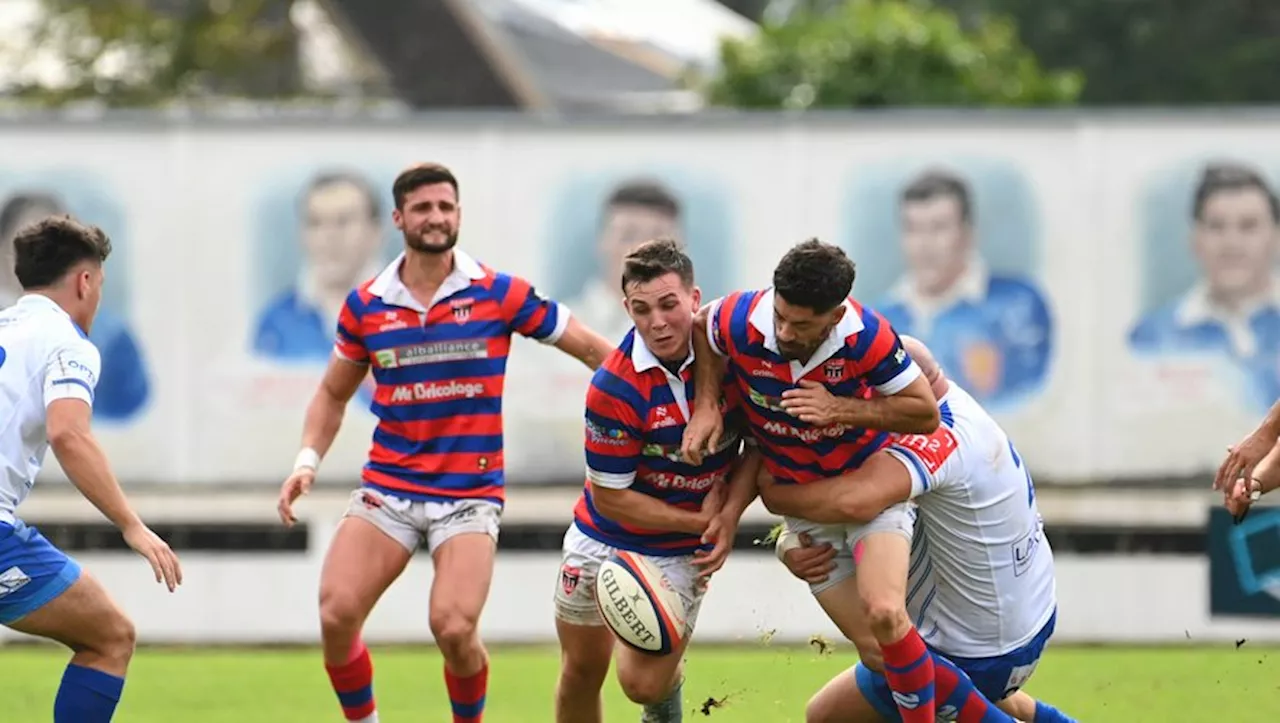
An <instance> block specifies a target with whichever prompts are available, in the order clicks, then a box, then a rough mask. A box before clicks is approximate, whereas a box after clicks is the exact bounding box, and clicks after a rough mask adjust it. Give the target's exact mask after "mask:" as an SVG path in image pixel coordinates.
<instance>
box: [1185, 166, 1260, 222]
mask: <svg viewBox="0 0 1280 723" xmlns="http://www.w3.org/2000/svg"><path fill="white" fill-rule="evenodd" d="M1249 188H1255V189H1257V190H1259V191H1261V192H1262V195H1264V196H1266V197H1267V204H1268V205H1269V206H1270V208H1271V220H1272V221H1276V222H1280V200H1277V199H1276V194H1275V192H1274V191H1272V190H1271V186H1269V185H1267V182H1266V180H1264V179H1263V177H1262V174H1261V173H1258V172H1257V171H1255V170H1253V169H1252V168H1249V167H1248V166H1246V165H1244V164H1242V163H1231V162H1217V163H1210V164H1209V165H1207V166H1205V168H1204V171H1202V172H1201V174H1200V181H1199V183H1197V184H1196V191H1195V197H1194V200H1193V201H1192V204H1191V217H1192V218H1193V219H1195V220H1196V221H1199V220H1201V219H1202V218H1203V217H1204V207H1205V205H1206V204H1208V203H1209V199H1210V198H1212V197H1213V196H1214V195H1215V194H1218V193H1221V192H1223V191H1243V190H1245V189H1249Z"/></svg>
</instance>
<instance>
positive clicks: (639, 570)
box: [596, 550, 685, 655]
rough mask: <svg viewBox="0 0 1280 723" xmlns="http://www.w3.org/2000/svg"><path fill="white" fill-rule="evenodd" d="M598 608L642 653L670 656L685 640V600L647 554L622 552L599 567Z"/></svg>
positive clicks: (631, 644) (621, 634)
mask: <svg viewBox="0 0 1280 723" xmlns="http://www.w3.org/2000/svg"><path fill="white" fill-rule="evenodd" d="M596 605H597V606H599V608H600V615H601V617H603V618H604V621H605V624H607V625H608V626H609V628H610V629H611V630H613V632H614V634H616V635H617V636H618V639H619V640H621V641H622V642H623V643H625V644H627V645H628V646H629V647H632V648H634V649H636V650H639V651H640V652H642V653H648V654H649V655H667V654H668V653H670V652H671V651H673V650H675V649H677V648H678V647H679V646H680V643H681V642H682V641H683V640H684V635H685V609H684V600H682V599H681V598H680V593H678V592H676V590H675V588H674V587H673V586H672V585H671V581H670V580H668V579H667V576H666V575H665V574H664V573H663V572H662V570H661V569H660V568H659V567H658V566H657V565H655V564H654V563H653V561H651V560H650V559H649V558H647V557H645V556H644V555H639V554H637V553H634V552H627V551H625V550H621V551H618V552H617V553H615V554H614V555H612V556H611V557H610V558H609V559H607V560H605V561H604V563H602V564H601V565H600V571H599V572H598V573H596Z"/></svg>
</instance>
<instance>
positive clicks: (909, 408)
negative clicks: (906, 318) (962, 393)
mask: <svg viewBox="0 0 1280 723" xmlns="http://www.w3.org/2000/svg"><path fill="white" fill-rule="evenodd" d="M838 403H839V407H838V412H837V421H839V422H840V423H842V424H845V425H847V426H850V427H861V428H863V429H879V430H882V431H885V432H897V433H899V434H932V433H933V431H934V430H935V429H937V428H938V424H939V423H940V421H941V416H940V413H939V412H938V402H937V400H936V399H934V397H933V390H932V389H931V388H930V386H929V381H928V380H927V379H925V378H924V376H923V375H921V376H917V377H916V378H915V379H914V380H912V382H911V383H910V384H908V385H907V386H905V387H903V389H902V390H901V391H899V392H897V393H895V394H889V395H883V396H876V397H873V398H871V399H852V398H841V399H839V400H838ZM815 521H816V520H815Z"/></svg>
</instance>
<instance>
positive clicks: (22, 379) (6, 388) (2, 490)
mask: <svg viewBox="0 0 1280 723" xmlns="http://www.w3.org/2000/svg"><path fill="white" fill-rule="evenodd" d="M99 365H100V359H99V356H98V349H97V348H96V347H94V345H93V344H91V343H90V342H89V340H88V338H86V337H85V335H84V334H83V333H82V332H81V330H80V328H79V327H78V326H76V324H75V322H73V321H72V320H71V317H70V316H68V315H67V312H65V311H63V310H62V307H60V306H58V305H57V304H56V303H54V302H53V301H52V300H51V299H49V298H48V297H45V296H39V295H35V294H29V295H27V296H23V297H22V298H20V299H18V303H16V304H14V305H13V306H11V307H9V308H8V309H5V310H3V311H0V408H2V409H4V410H5V416H4V418H3V419H2V420H0V522H8V523H12V522H13V519H14V512H15V510H17V508H18V505H20V504H22V501H23V500H24V499H26V497H27V494H28V493H29V492H30V491H31V486H32V485H33V484H35V479H36V473H38V472H39V471H40V466H41V464H43V463H44V455H45V452H46V451H47V450H48V448H49V438H48V435H47V434H46V431H45V409H46V408H47V407H48V406H49V405H50V404H51V403H53V402H54V401H55V400H58V399H80V400H83V401H84V402H85V403H87V404H90V405H92V404H93V391H94V388H95V387H96V386H97V384H98V369H99Z"/></svg>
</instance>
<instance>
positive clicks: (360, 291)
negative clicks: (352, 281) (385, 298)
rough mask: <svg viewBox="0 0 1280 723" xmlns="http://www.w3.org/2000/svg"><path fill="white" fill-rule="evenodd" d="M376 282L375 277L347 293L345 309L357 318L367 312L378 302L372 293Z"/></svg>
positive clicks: (375, 295)
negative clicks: (348, 309) (349, 310)
mask: <svg viewBox="0 0 1280 723" xmlns="http://www.w3.org/2000/svg"><path fill="white" fill-rule="evenodd" d="M376 282H377V278H376V277H375V278H372V279H369V280H367V281H365V282H364V283H362V284H360V285H359V286H357V287H355V288H354V289H352V290H351V291H350V292H348V293H347V307H348V308H350V309H351V312H352V313H353V314H356V315H357V316H359V315H360V314H363V313H365V312H366V311H369V308H370V307H371V306H373V305H374V303H375V302H376V301H377V300H378V295H377V294H375V293H374V292H373V285H374V283H376Z"/></svg>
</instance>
